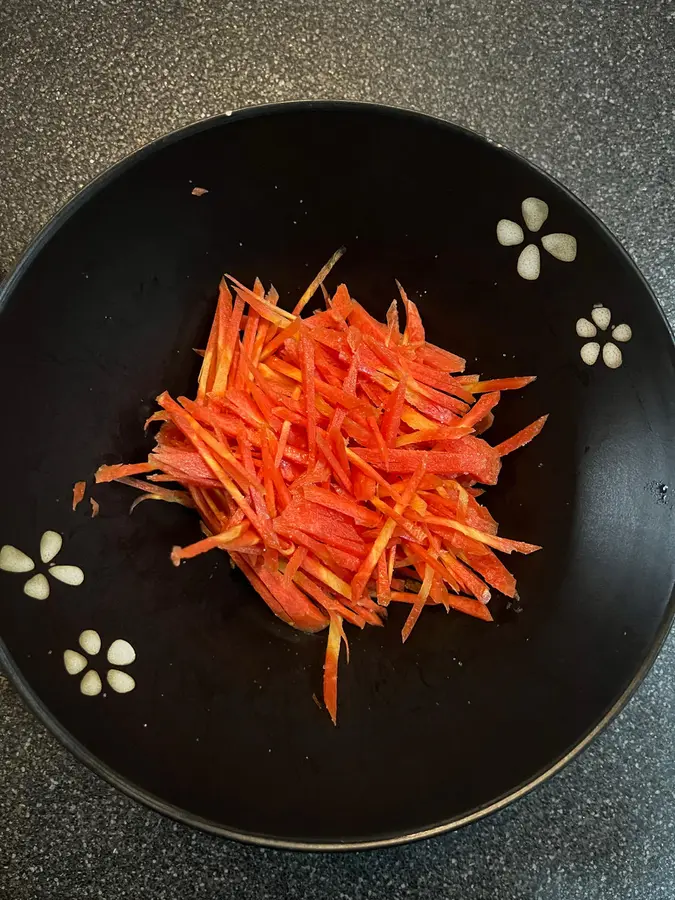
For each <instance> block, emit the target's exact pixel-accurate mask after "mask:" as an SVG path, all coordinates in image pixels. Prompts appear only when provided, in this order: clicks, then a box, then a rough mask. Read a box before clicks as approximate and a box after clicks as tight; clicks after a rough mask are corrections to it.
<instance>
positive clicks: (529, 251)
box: [517, 244, 540, 281]
mask: <svg viewBox="0 0 675 900" xmlns="http://www.w3.org/2000/svg"><path fill="white" fill-rule="evenodd" d="M517 268H518V274H519V275H520V277H521V278H524V279H525V280H526V281H536V280H537V278H539V268H540V263H539V247H537V245H536V244H528V245H527V247H525V249H524V250H523V251H522V253H521V254H520V256H519V257H518V266H517Z"/></svg>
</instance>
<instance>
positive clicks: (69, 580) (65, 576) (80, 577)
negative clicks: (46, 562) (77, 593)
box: [48, 566, 84, 587]
mask: <svg viewBox="0 0 675 900" xmlns="http://www.w3.org/2000/svg"><path fill="white" fill-rule="evenodd" d="M48 571H49V574H50V575H53V576H54V578H56V580H57V581H62V582H63V583H64V584H70V585H73V587H75V586H77V585H78V584H82V582H83V581H84V572H83V571H82V569H81V568H80V567H79V566H52V567H51V569H49V570H48Z"/></svg>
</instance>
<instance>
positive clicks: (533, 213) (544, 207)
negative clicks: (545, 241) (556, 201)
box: [521, 197, 548, 231]
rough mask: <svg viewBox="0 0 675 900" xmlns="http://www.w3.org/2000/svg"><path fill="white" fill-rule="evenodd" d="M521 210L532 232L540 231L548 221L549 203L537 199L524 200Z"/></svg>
mask: <svg viewBox="0 0 675 900" xmlns="http://www.w3.org/2000/svg"><path fill="white" fill-rule="evenodd" d="M521 209H522V211H523V219H525V224H526V225H527V227H528V228H529V229H530V231H539V229H540V228H541V226H542V225H543V224H544V222H545V221H546V220H547V219H548V203H545V202H544V201H543V200H539V199H538V198H537V197H528V198H527V200H523V203H522V206H521Z"/></svg>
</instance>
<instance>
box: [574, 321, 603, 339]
mask: <svg viewBox="0 0 675 900" xmlns="http://www.w3.org/2000/svg"><path fill="white" fill-rule="evenodd" d="M597 333H598V329H597V328H596V327H595V325H594V324H593V323H592V322H589V320H588V319H578V320H577V334H578V335H579V337H581V338H592V337H595V336H596V334H597Z"/></svg>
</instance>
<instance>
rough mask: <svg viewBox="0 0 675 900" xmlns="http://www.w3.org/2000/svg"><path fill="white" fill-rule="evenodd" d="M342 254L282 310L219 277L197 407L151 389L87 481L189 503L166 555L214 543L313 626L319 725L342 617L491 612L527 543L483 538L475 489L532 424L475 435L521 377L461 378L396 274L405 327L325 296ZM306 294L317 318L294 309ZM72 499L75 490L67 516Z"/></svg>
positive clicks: (488, 524)
mask: <svg viewBox="0 0 675 900" xmlns="http://www.w3.org/2000/svg"><path fill="white" fill-rule="evenodd" d="M343 252H344V248H341V249H340V250H338V251H337V252H336V253H335V254H333V256H332V257H331V259H330V260H329V261H328V262H327V263H326V265H325V266H323V267H322V268H321V269H320V271H319V272H318V274H317V276H316V277H315V278H314V279H313V280H312V282H311V283H310V285H309V286H308V288H307V290H306V291H304V292H303V294H302V295H301V296H300V298H299V299H298V300H297V302H295V305H294V307H293V312H288V311H287V310H286V309H284V308H283V307H282V306H281V305H280V304H279V295H278V293H277V292H276V290H275V289H274V288H273V287H270V289H269V290H268V291H267V293H266V292H265V289H264V287H263V284H262V282H260V281H259V280H258V279H256V281H255V283H254V285H253V287H247V286H246V285H245V284H243V283H241V282H239V281H237V280H236V279H235V278H233V277H232V276H229V275H228V276H226V277H225V278H223V280H222V281H221V283H220V286H219V292H218V300H217V303H216V308H215V313H214V318H213V323H212V325H211V329H210V332H209V337H208V341H207V343H206V348H205V350H204V351H203V354H201V353H200V355H203V360H202V366H201V371H200V374H199V380H198V384H197V387H196V390H195V394H194V396H195V399H194V400H193V399H190V398H188V397H178V398H177V399H174V398H173V397H171V396H169V394H167V393H166V392H165V393H162V394H161V395H160V396H159V397H158V398H157V402H158V405H159V407H160V409H159V410H158V411H157V412H156V413H154V414H153V415H151V416H150V417H149V418H148V420H147V422H146V428H147V426H148V425H149V424H150V423H152V422H160V423H161V427H160V429H159V431H158V433H157V435H156V447H155V449H154V450H153V451H152V453H151V454H150V457H149V458H148V460H147V461H144V462H139V463H132V464H130V465H125V464H115V465H105V466H101V467H100V468H99V469H98V471H97V472H96V475H95V480H96V482H97V483H101V482H109V481H117V482H120V483H122V484H126V485H129V486H131V487H134V488H136V489H138V490H139V491H141V492H142V493H141V495H140V496H139V497H138V498H137V499H136V500H135V501H134V504H133V506H132V509H133V508H134V507H135V506H136V505H137V504H138V503H139V502H142V501H144V500H149V499H153V500H164V501H168V502H172V503H179V504H181V505H183V506H186V507H190V508H194V509H195V510H196V511H197V513H198V514H199V516H200V517H201V520H202V531H203V534H204V536H203V537H202V538H201V539H199V540H196V541H195V542H194V543H192V544H190V545H189V546H187V547H174V548H173V549H172V551H171V554H170V557H171V560H172V562H173V563H174V564H175V565H180V563H181V562H182V561H183V560H189V559H191V558H193V557H195V556H198V555H200V554H202V553H205V552H207V551H210V550H214V549H220V550H224V551H226V552H227V553H229V554H230V558H231V560H232V561H233V563H234V564H235V565H236V566H238V567H239V569H241V571H242V572H243V573H244V575H245V576H246V577H247V578H248V580H249V582H250V583H251V585H252V587H253V588H254V590H255V591H256V592H257V594H258V595H259V596H260V598H261V599H262V600H263V602H264V603H266V604H267V606H268V607H269V609H270V610H271V611H272V612H273V613H274V614H275V615H277V616H278V617H279V618H280V619H282V620H283V621H284V622H285V623H287V624H289V625H291V626H293V627H295V628H297V629H299V630H301V631H305V632H309V633H313V632H316V631H320V630H322V629H325V628H327V629H328V643H327V647H326V656H325V663H324V676H323V705H324V707H325V709H326V710H327V711H328V713H329V715H330V717H331V719H332V721H333V722H334V723H336V722H337V705H338V664H339V657H340V649H341V646H342V643H343V641H344V643H345V648H346V652H347V660H348V659H349V646H348V644H347V637H346V635H345V631H344V622H347V623H348V624H350V625H355V626H356V627H358V628H363V627H365V625H366V624H369V625H373V626H381V625H382V624H383V623H384V620H385V619H386V617H387V609H386V608H387V607H388V606H389V604H390V603H392V602H396V603H405V604H408V605H409V606H410V612H409V614H408V616H407V619H406V622H405V625H404V627H403V631H402V640H403V641H406V640H408V639H409V638H410V636H411V633H412V631H413V628H414V627H415V625H416V623H417V622H418V621H419V618H420V616H421V613H422V612H423V610H424V608H425V607H427V606H429V607H434V608H435V607H438V606H440V607H445V609H446V610H456V611H457V612H460V613H463V614H465V615H468V616H472V617H474V618H476V619H480V620H482V621H484V622H491V621H492V616H491V614H490V611H489V610H488V606H487V604H488V602H489V600H490V588H491V587H492V588H494V589H495V590H499V591H501V592H502V593H504V594H506V595H507V596H510V597H513V596H515V595H516V583H515V579H514V578H513V576H512V575H511V574H510V573H509V572H508V570H507V569H506V568H505V567H504V565H503V564H502V562H501V561H500V560H499V559H498V558H497V556H496V554H495V552H494V551H497V552H498V553H507V554H508V553H512V552H518V553H525V554H527V553H532V552H534V551H535V550H538V549H539V548H538V547H537V546H536V545H534V544H530V543H525V542H524V541H515V540H510V539H507V538H503V537H501V536H499V537H498V536H497V523H496V522H495V521H494V519H493V518H492V517H491V516H490V514H489V512H488V511H487V509H486V508H485V507H484V506H482V505H480V503H479V502H478V498H479V497H480V496H481V494H483V487H482V486H485V485H492V484H495V483H496V482H497V478H498V476H499V473H500V467H501V458H502V457H505V456H506V455H507V454H509V453H511V452H513V451H514V450H516V449H518V448H519V447H522V446H524V445H525V444H527V443H528V442H529V441H530V440H532V439H533V438H534V437H535V436H536V435H537V434H538V433H539V432H540V431H541V429H542V428H543V426H544V423H545V422H546V416H542V417H541V418H540V419H537V420H536V421H535V422H533V423H532V424H531V425H528V426H527V427H526V428H524V429H522V431H519V432H518V433H517V434H515V435H513V437H511V438H509V439H508V440H506V441H503V442H502V443H501V444H498V445H497V446H496V447H493V446H491V445H490V444H488V443H487V442H486V441H485V440H484V438H483V437H479V435H480V434H482V433H483V432H484V431H485V429H486V428H487V427H489V426H490V424H491V423H492V419H493V416H494V411H495V410H496V408H497V406H498V404H499V402H500V398H501V392H502V391H508V390H520V389H521V388H523V387H525V386H526V385H528V384H529V383H530V382H531V381H533V380H534V378H532V377H529V376H528V377H523V378H520V377H515V378H514V377H508V378H487V379H481V376H480V375H478V374H475V375H464V374H461V373H463V372H464V368H465V362H464V360H463V359H462V358H461V357H460V356H457V355H455V354H453V353H451V352H449V351H448V350H445V349H442V348H440V347H436V346H434V345H433V344H431V343H429V341H428V340H427V337H426V335H425V331H424V326H423V324H422V318H421V316H420V312H419V310H418V308H417V305H416V304H415V302H414V301H413V300H412V299H410V297H409V296H408V295H407V294H406V292H405V290H404V289H403V287H402V286H401V285H400V284H398V283H397V286H398V290H399V294H400V297H401V301H400V302H402V303H403V308H404V312H405V327H403V325H402V324H401V325H400V324H399V310H398V305H397V301H394V302H393V303H392V305H391V306H390V307H389V310H388V312H387V320H386V323H382V322H378V321H377V320H376V319H374V318H373V317H372V316H371V315H370V314H369V313H368V312H367V310H366V309H365V307H364V306H362V305H361V304H359V303H358V302H357V301H356V300H355V299H354V298H352V297H351V296H350V294H349V292H348V290H347V288H346V286H345V285H339V286H338V288H337V290H335V291H334V292H333V293H331V292H330V291H329V290H328V288H327V286H326V283H325V282H326V278H327V276H328V275H329V273H330V272H331V270H332V268H333V266H334V265H335V263H336V262H337V261H338V259H339V258H340V257H341V256H342V254H343ZM228 281H229V283H230V284H231V285H233V288H234V294H235V297H234V298H233V295H232V293H231V292H230V288H229V287H228V283H227V282H228ZM319 289H320V290H321V293H322V294H323V297H324V301H325V305H326V310H325V311H323V312H319V313H315V314H314V315H311V316H304V317H303V316H302V313H303V310H304V309H305V307H306V305H307V304H308V303H309V301H310V300H312V298H313V297H314V295H315V294H316V293H317V291H318V290H319ZM151 473H152V474H151ZM135 476H144V477H142V478H137V477H135ZM167 481H168V482H173V485H171V486H169V487H165V486H163V485H162V484H160V482H167ZM84 491H85V482H78V483H77V484H76V485H75V487H74V489H73V509H75V507H76V506H77V504H78V503H79V502H80V501H81V499H82V497H83V496H84ZM90 502H91V509H92V516H95V515H97V513H98V510H99V507H98V503H97V502H96V501H95V500H94V499H93V498H91V500H90ZM315 699H316V698H315ZM317 705H319V706H321V704H318V703H317Z"/></svg>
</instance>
